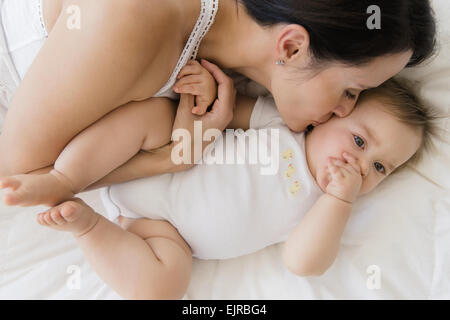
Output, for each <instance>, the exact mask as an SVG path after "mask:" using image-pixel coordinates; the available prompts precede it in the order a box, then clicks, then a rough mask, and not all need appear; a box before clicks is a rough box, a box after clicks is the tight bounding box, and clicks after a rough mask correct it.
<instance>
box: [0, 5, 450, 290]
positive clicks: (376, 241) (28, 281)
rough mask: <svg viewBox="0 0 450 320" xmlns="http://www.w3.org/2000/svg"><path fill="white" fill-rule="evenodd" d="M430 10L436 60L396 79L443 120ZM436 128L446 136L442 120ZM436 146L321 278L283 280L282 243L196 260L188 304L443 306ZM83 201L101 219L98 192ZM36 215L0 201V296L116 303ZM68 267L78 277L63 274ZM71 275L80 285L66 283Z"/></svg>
mask: <svg viewBox="0 0 450 320" xmlns="http://www.w3.org/2000/svg"><path fill="white" fill-rule="evenodd" d="M433 3H434V6H435V9H436V13H437V17H438V19H439V23H440V42H441V51H440V54H439V56H438V58H437V59H435V60H434V61H433V62H432V63H431V64H429V65H426V66H423V67H420V68H415V69H413V70H408V71H405V72H403V73H402V75H403V76H405V77H408V78H411V79H417V80H421V81H423V82H424V84H425V85H424V86H423V90H422V94H423V95H424V96H425V98H426V99H427V100H428V101H430V102H431V103H432V104H433V105H435V106H436V107H438V108H440V110H442V111H446V112H447V114H449V112H450V91H449V89H450V3H449V2H448V1H447V0H434V1H433ZM442 125H443V127H445V128H446V129H447V130H450V123H449V120H448V119H446V120H443V122H442ZM438 147H439V148H438V149H439V150H438V152H437V153H435V154H433V155H432V156H430V157H428V158H427V159H426V160H425V161H424V162H423V163H421V164H420V165H419V166H417V168H408V169H406V170H404V171H402V172H400V173H398V174H397V175H395V176H393V177H391V178H390V179H388V180H387V181H385V182H384V183H382V184H381V186H380V187H379V188H378V189H377V190H376V191H375V192H373V193H371V194H370V195H367V196H365V197H364V198H361V199H359V200H358V202H357V204H356V206H355V210H354V213H353V215H352V217H351V218H350V220H349V223H348V225H347V228H346V230H345V232H344V235H343V238H342V241H341V249H340V251H339V254H338V257H337V259H336V261H335V263H334V265H333V266H332V267H331V268H330V269H329V270H328V271H327V272H326V273H325V274H324V275H323V276H322V277H307V278H300V277H296V276H294V275H292V274H290V273H289V272H288V271H287V270H286V269H285V268H284V267H283V265H282V262H281V259H280V245H274V246H270V247H267V248H265V249H263V250H261V251H259V252H256V253H254V254H251V255H247V256H244V257H240V258H235V259H230V260H222V261H200V260H194V268H193V275H192V280H191V284H190V286H189V289H188V292H187V294H186V296H185V298H186V299H450V169H449V167H450V166H449V165H450V144H449V143H448V142H447V143H440V144H439V145H438ZM0 195H1V194H0ZM81 198H83V199H84V200H85V201H86V202H88V203H89V204H90V205H92V206H93V207H94V208H95V209H96V210H97V211H98V212H100V213H104V209H103V206H102V203H101V201H100V197H99V192H98V191H92V192H88V193H84V194H82V195H81ZM43 208H44V207H42V208H39V207H34V208H26V209H24V208H9V207H5V206H3V205H2V204H0V299H120V298H119V297H118V296H117V295H116V294H115V293H114V292H113V291H112V290H111V289H109V288H108V287H107V286H106V285H105V284H104V283H103V282H102V281H101V280H100V279H99V278H98V277H97V275H96V274H95V273H94V272H93V270H92V269H91V268H90V266H89V265H88V264H87V262H86V260H85V259H84V258H83V256H82V253H81V251H80V250H79V249H78V247H77V245H76V243H75V240H74V239H73V238H72V237H71V236H70V235H69V234H67V233H62V232H55V231H53V230H50V229H47V228H43V227H41V226H39V225H38V224H37V223H35V221H34V217H35V214H36V213H38V212H40V210H41V209H43ZM71 268H72V269H71ZM73 269H75V270H78V273H77V272H75V273H69V272H73ZM373 270H375V271H373ZM78 276H79V277H78ZM74 277H78V279H80V282H79V284H80V285H79V287H74V286H73V284H74V283H75V284H76V282H73V281H72V280H73V279H74ZM373 279H379V282H377V281H375V282H373V281H372V280H373ZM377 284H378V285H377Z"/></svg>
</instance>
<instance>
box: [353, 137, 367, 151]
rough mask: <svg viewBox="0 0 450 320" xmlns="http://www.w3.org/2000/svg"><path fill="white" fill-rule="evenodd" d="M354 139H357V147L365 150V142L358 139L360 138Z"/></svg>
mask: <svg viewBox="0 0 450 320" xmlns="http://www.w3.org/2000/svg"><path fill="white" fill-rule="evenodd" d="M353 138H354V139H355V143H356V145H357V146H358V147H359V148H362V149H363V148H364V146H365V143H364V140H363V139H361V138H360V137H358V136H353Z"/></svg>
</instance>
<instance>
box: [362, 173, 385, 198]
mask: <svg viewBox="0 0 450 320" xmlns="http://www.w3.org/2000/svg"><path fill="white" fill-rule="evenodd" d="M371 175H372V173H371ZM363 179H364V180H363V183H362V185H361V189H360V192H359V194H360V195H363V194H367V193H369V192H372V191H373V190H374V189H375V188H376V187H378V185H379V184H380V183H381V181H383V180H384V178H379V177H373V176H371V177H366V178H363Z"/></svg>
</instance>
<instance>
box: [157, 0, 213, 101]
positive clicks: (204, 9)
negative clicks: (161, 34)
mask: <svg viewBox="0 0 450 320" xmlns="http://www.w3.org/2000/svg"><path fill="white" fill-rule="evenodd" d="M201 2H202V6H201V9H200V16H199V18H198V19H197V23H196V25H195V27H194V30H193V31H192V32H191V35H190V36H189V39H188V41H187V43H186V45H185V46H184V49H183V52H182V54H181V57H180V59H179V60H178V63H177V66H176V67H175V69H174V71H173V72H172V75H171V76H170V78H169V81H167V83H166V84H165V85H164V87H162V88H161V89H160V90H159V91H158V93H156V95H155V96H158V95H161V94H163V93H165V92H166V91H167V90H169V89H170V88H171V87H172V86H173V84H174V83H175V78H176V77H177V75H178V73H179V72H180V71H181V69H182V68H183V67H184V66H185V65H186V63H187V62H188V61H189V60H192V59H195V58H196V57H197V53H198V50H199V47H200V43H201V41H202V39H203V37H204V36H205V35H206V33H207V32H208V31H209V29H210V28H211V26H212V24H213V23H214V19H215V17H216V13H217V10H218V9H219V0H201Z"/></svg>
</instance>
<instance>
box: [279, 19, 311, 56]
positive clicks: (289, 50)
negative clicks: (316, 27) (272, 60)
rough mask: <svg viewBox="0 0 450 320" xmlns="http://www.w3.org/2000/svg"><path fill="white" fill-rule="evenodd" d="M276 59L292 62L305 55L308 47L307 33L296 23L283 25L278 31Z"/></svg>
mask: <svg viewBox="0 0 450 320" xmlns="http://www.w3.org/2000/svg"><path fill="white" fill-rule="evenodd" d="M276 49H277V52H276V54H277V57H276V58H277V60H284V61H285V62H293V61H295V60H297V59H299V58H300V57H304V58H305V57H306V55H305V53H307V52H308V49H309V33H308V31H306V29H305V28H303V27H302V26H300V25H298V24H289V25H287V26H284V27H283V28H282V29H281V30H280V32H279V33H278V39H277V47H276Z"/></svg>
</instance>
